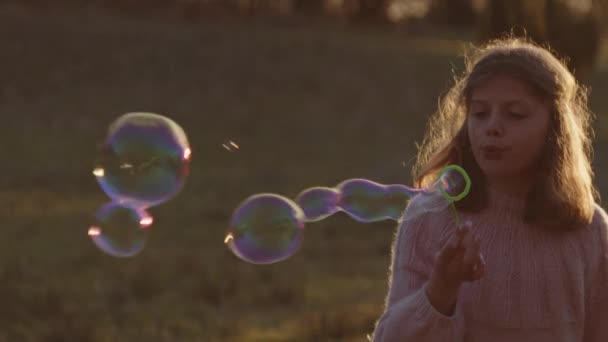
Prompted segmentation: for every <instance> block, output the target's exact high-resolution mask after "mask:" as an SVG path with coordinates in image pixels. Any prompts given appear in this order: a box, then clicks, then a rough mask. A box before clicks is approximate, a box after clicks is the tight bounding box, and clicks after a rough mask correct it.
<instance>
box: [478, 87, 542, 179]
mask: <svg viewBox="0 0 608 342" xmlns="http://www.w3.org/2000/svg"><path fill="white" fill-rule="evenodd" d="M549 112H550V108H549V106H548V105H547V104H546V103H545V102H544V101H543V100H541V99H540V98H538V97H537V96H535V95H533V93H532V92H531V90H530V89H529V88H528V87H527V86H526V84H525V83H522V82H521V81H519V80H517V79H515V78H513V77H510V76H508V75H497V76H494V77H492V78H490V79H489V80H487V81H486V82H485V83H483V84H481V85H480V86H478V87H477V88H475V89H473V91H472V93H471V102H470V106H469V111H468V114H467V118H468V120H467V128H468V133H469V140H470V143H471V149H472V151H473V155H474V156H475V160H476V161H477V164H478V165H479V167H480V168H481V170H482V171H483V172H484V174H485V175H486V177H488V179H489V180H490V181H491V180H493V179H494V180H496V179H499V180H501V179H509V178H520V177H527V176H529V175H531V171H534V170H532V169H531V167H532V166H533V164H534V162H535V161H536V160H537V158H538V157H539V156H540V153H541V152H542V150H543V147H544V146H545V142H546V138H547V133H548V129H549V117H550V116H549Z"/></svg>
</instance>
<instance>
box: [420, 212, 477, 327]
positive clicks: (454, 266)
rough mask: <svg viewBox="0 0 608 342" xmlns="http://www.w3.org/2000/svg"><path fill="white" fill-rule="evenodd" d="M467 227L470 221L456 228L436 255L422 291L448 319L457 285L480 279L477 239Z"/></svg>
mask: <svg viewBox="0 0 608 342" xmlns="http://www.w3.org/2000/svg"><path fill="white" fill-rule="evenodd" d="M469 227H470V222H467V223H466V224H464V225H461V226H459V227H458V228H457V229H456V230H455V231H454V232H453V233H452V234H451V235H450V237H449V238H448V240H447V242H446V243H445V245H444V246H443V248H442V249H441V250H440V251H439V252H437V254H436V255H435V265H434V267H433V271H432V273H431V276H430V279H429V282H428V284H427V288H426V291H427V295H428V297H429V300H430V301H431V304H433V306H434V307H435V308H436V309H438V310H439V311H440V312H442V313H444V314H446V315H448V316H449V315H450V314H451V312H453V309H454V305H455V303H456V299H457V296H458V290H459V289H460V285H462V283H464V282H467V281H474V280H478V279H481V278H482V277H483V275H484V273H485V262H484V260H483V256H482V255H481V253H480V252H479V238H478V237H477V236H476V235H475V234H474V233H472V232H471V230H470V228H469Z"/></svg>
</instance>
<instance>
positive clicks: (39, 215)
mask: <svg viewBox="0 0 608 342" xmlns="http://www.w3.org/2000/svg"><path fill="white" fill-rule="evenodd" d="M0 22H1V23H2V24H1V25H2V29H1V30H0V39H1V41H2V42H3V47H2V57H0V58H1V60H2V61H3V62H2V63H1V64H0V74H1V75H2V78H0V118H1V119H2V120H1V123H0V136H1V137H2V144H0V155H2V157H3V160H4V162H3V163H2V171H1V172H0V218H1V222H2V224H1V227H2V228H1V230H0V302H1V303H2V305H1V306H0V341H80V342H87V341H91V342H93V341H95V342H106V341H266V342H268V341H364V340H365V335H366V334H367V333H370V332H371V331H372V328H373V323H374V321H375V320H376V319H377V318H378V316H379V315H380V313H381V311H382V307H383V301H384V296H385V292H386V275H387V270H388V263H389V250H390V243H391V240H392V236H393V234H394V229H395V224H394V222H382V223H376V224H362V223H358V222H355V221H353V220H351V219H349V218H348V217H346V216H345V215H337V216H336V217H331V218H329V219H326V220H324V221H322V222H318V223H314V224H309V225H308V226H307V230H306V233H305V236H304V242H303V244H302V246H301V249H300V250H299V252H298V253H297V254H295V255H294V256H293V257H292V258H290V259H288V260H286V261H284V262H282V263H278V264H274V265H267V266H254V265H250V264H247V263H245V262H243V261H240V260H239V259H237V258H236V257H235V256H233V255H232V254H231V253H230V252H229V251H228V250H227V249H226V248H225V247H224V245H223V243H222V241H223V237H224V234H225V228H226V226H227V224H228V221H229V219H230V215H231V213H232V210H234V209H235V208H236V207H237V205H238V204H239V203H240V201H242V200H243V199H245V198H246V197H248V196H250V195H252V194H254V193H258V192H274V193H279V194H283V195H285V196H288V197H291V198H293V197H295V196H296V195H297V194H298V193H299V192H300V191H301V190H303V189H305V188H307V187H310V186H314V185H325V186H333V185H336V184H337V183H339V182H340V181H342V180H344V179H348V178H352V177H365V178H370V179H373V180H375V181H378V182H382V183H405V184H409V182H410V176H409V167H411V165H412V162H413V159H412V158H413V156H414V151H415V149H414V147H415V145H414V143H415V142H416V141H419V140H420V138H421V135H422V128H423V127H424V123H425V120H426V118H427V116H428V115H429V113H431V112H432V110H433V109H434V107H435V105H436V100H437V95H438V94H440V93H441V92H442V91H444V90H445V89H446V87H447V86H448V84H449V81H450V78H451V69H452V68H453V67H458V66H459V65H461V60H460V59H459V57H458V54H459V53H460V52H461V47H462V44H464V43H463V42H461V41H459V40H457V39H454V38H453V37H450V35H447V34H446V35H445V36H444V37H443V38H442V39H435V38H433V37H422V38H421V37H419V38H416V39H414V38H412V37H408V36H406V35H404V34H402V33H399V32H396V31H393V32H388V31H379V30H374V31H372V30H362V29H353V28H345V27H341V26H339V25H333V24H328V23H319V24H318V25H308V24H306V23H295V24H294V23H290V22H288V21H278V20H268V21H264V20H255V19H253V20H248V21H235V20H228V19H226V20H224V21H221V20H207V21H201V22H195V23H192V22H191V23H178V22H173V21H170V20H166V21H163V20H160V19H157V20H144V19H137V20H136V19H134V18H126V17H123V18H120V17H113V16H110V15H108V14H104V13H101V12H99V11H95V10H82V11H77V12H74V13H71V14H70V13H61V11H57V12H56V13H54V14H52V15H51V14H49V15H45V14H44V13H40V12H39V13H27V12H26V11H22V10H20V9H19V8H16V7H9V6H8V5H5V6H4V7H2V6H0ZM446 37H447V38H446ZM604 63H605V62H604ZM598 70H599V71H598V73H597V74H596V76H595V78H594V79H593V86H594V90H595V91H596V92H595V93H594V95H593V96H592V104H593V108H594V110H595V111H596V112H597V113H598V116H599V117H600V120H599V121H598V125H597V129H598V149H597V151H596V155H597V160H596V162H595V163H596V166H597V167H596V172H597V174H598V176H600V178H598V185H599V186H600V189H602V193H603V194H606V193H608V192H607V191H608V182H607V181H606V180H605V179H604V178H602V177H601V176H602V175H603V174H605V172H604V170H606V169H607V168H608V166H606V165H605V161H604V160H605V159H604V157H603V155H602V153H603V152H604V151H605V150H604V149H603V147H602V146H604V144H605V143H606V142H607V141H606V140H607V137H608V123H607V122H606V121H605V119H603V114H605V112H606V110H608V106H607V105H608V104H607V103H606V102H605V100H604V98H605V97H603V96H601V91H603V89H605V88H606V85H608V74H607V73H606V71H605V70H606V69H605V65H602V66H600V67H599V68H598ZM597 93H599V94H597ZM130 111H152V112H158V113H161V114H165V115H168V116H170V117H171V118H173V119H174V120H176V121H177V122H178V123H180V124H181V125H182V126H183V127H184V128H185V130H186V131H187V133H188V135H189V139H190V142H191V145H192V149H193V151H194V154H193V163H192V170H191V176H190V178H189V179H188V182H187V186H186V188H185V189H184V191H183V192H182V193H181V194H180V195H179V196H178V197H177V198H176V199H175V200H173V201H171V202H169V203H166V204H164V205H162V206H159V207H157V208H153V209H152V213H153V214H154V215H155V219H156V224H155V225H154V226H153V228H152V230H151V232H150V237H149V242H148V245H147V247H146V249H145V250H144V251H143V252H142V253H141V254H140V255H138V256H137V257H134V258H130V259H114V258H111V257H109V256H106V255H104V254H103V253H101V252H100V251H98V250H97V249H96V248H95V247H94V246H93V244H92V243H91V242H90V241H88V237H87V236H86V227H87V225H89V224H90V223H91V219H92V215H93V213H94V211H95V209H96V208H97V207H98V206H99V205H101V204H103V203H104V202H105V201H106V199H105V197H104V195H103V194H102V192H101V190H100V189H99V188H98V186H97V184H96V183H95V180H94V177H93V176H92V174H91V168H92V164H93V160H94V157H95V155H94V154H95V146H96V144H97V143H98V141H99V140H100V139H101V138H102V137H103V135H104V133H105V131H104V130H105V128H106V127H107V125H108V124H109V123H110V122H111V121H112V120H113V119H114V118H116V117H117V116H119V115H121V114H123V113H125V112H130ZM226 139H231V140H233V141H235V142H236V143H238V144H239V145H240V149H239V150H237V151H235V152H229V151H226V150H225V149H223V148H222V147H221V145H222V143H223V142H224V141H225V140H226ZM404 165H405V166H404Z"/></svg>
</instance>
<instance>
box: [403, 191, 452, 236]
mask: <svg viewBox="0 0 608 342" xmlns="http://www.w3.org/2000/svg"><path fill="white" fill-rule="evenodd" d="M450 205H451V204H450V203H449V202H447V201H446V200H445V199H444V198H443V197H442V196H440V195H436V194H431V195H426V194H419V195H416V196H414V197H413V198H412V199H411V200H410V201H409V203H408V205H407V207H406V209H405V211H404V212H403V215H402V216H401V218H400V220H399V235H401V236H402V238H408V237H409V238H412V237H413V236H415V237H416V240H417V241H421V240H422V241H425V242H426V243H428V244H431V245H432V244H438V245H441V244H442V242H443V240H444V238H445V237H447V236H448V235H449V233H450V231H451V230H453V229H456V223H455V218H454V214H453V212H452V209H451V208H450Z"/></svg>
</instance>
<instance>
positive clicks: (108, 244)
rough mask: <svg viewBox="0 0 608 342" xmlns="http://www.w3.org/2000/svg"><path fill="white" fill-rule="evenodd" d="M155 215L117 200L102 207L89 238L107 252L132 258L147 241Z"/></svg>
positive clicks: (90, 229) (90, 230)
mask: <svg viewBox="0 0 608 342" xmlns="http://www.w3.org/2000/svg"><path fill="white" fill-rule="evenodd" d="M153 221H154V220H153V218H152V216H151V215H150V214H148V213H147V212H146V211H145V210H143V209H139V208H136V207H132V206H129V205H125V204H120V203H116V202H109V203H107V204H105V205H103V206H101V207H100V208H99V209H98V210H97V213H96V215H95V224H93V225H91V226H90V227H89V231H88V234H89V237H90V238H91V240H92V241H93V243H94V244H95V245H96V246H97V247H98V248H99V249H100V250H102V251H103V252H104V253H106V254H109V255H111V256H115V257H131V256H134V255H136V254H137V253H139V252H141V251H142V250H143V248H144V246H145V244H146V239H147V237H148V228H149V227H150V226H151V225H152V223H153Z"/></svg>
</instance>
